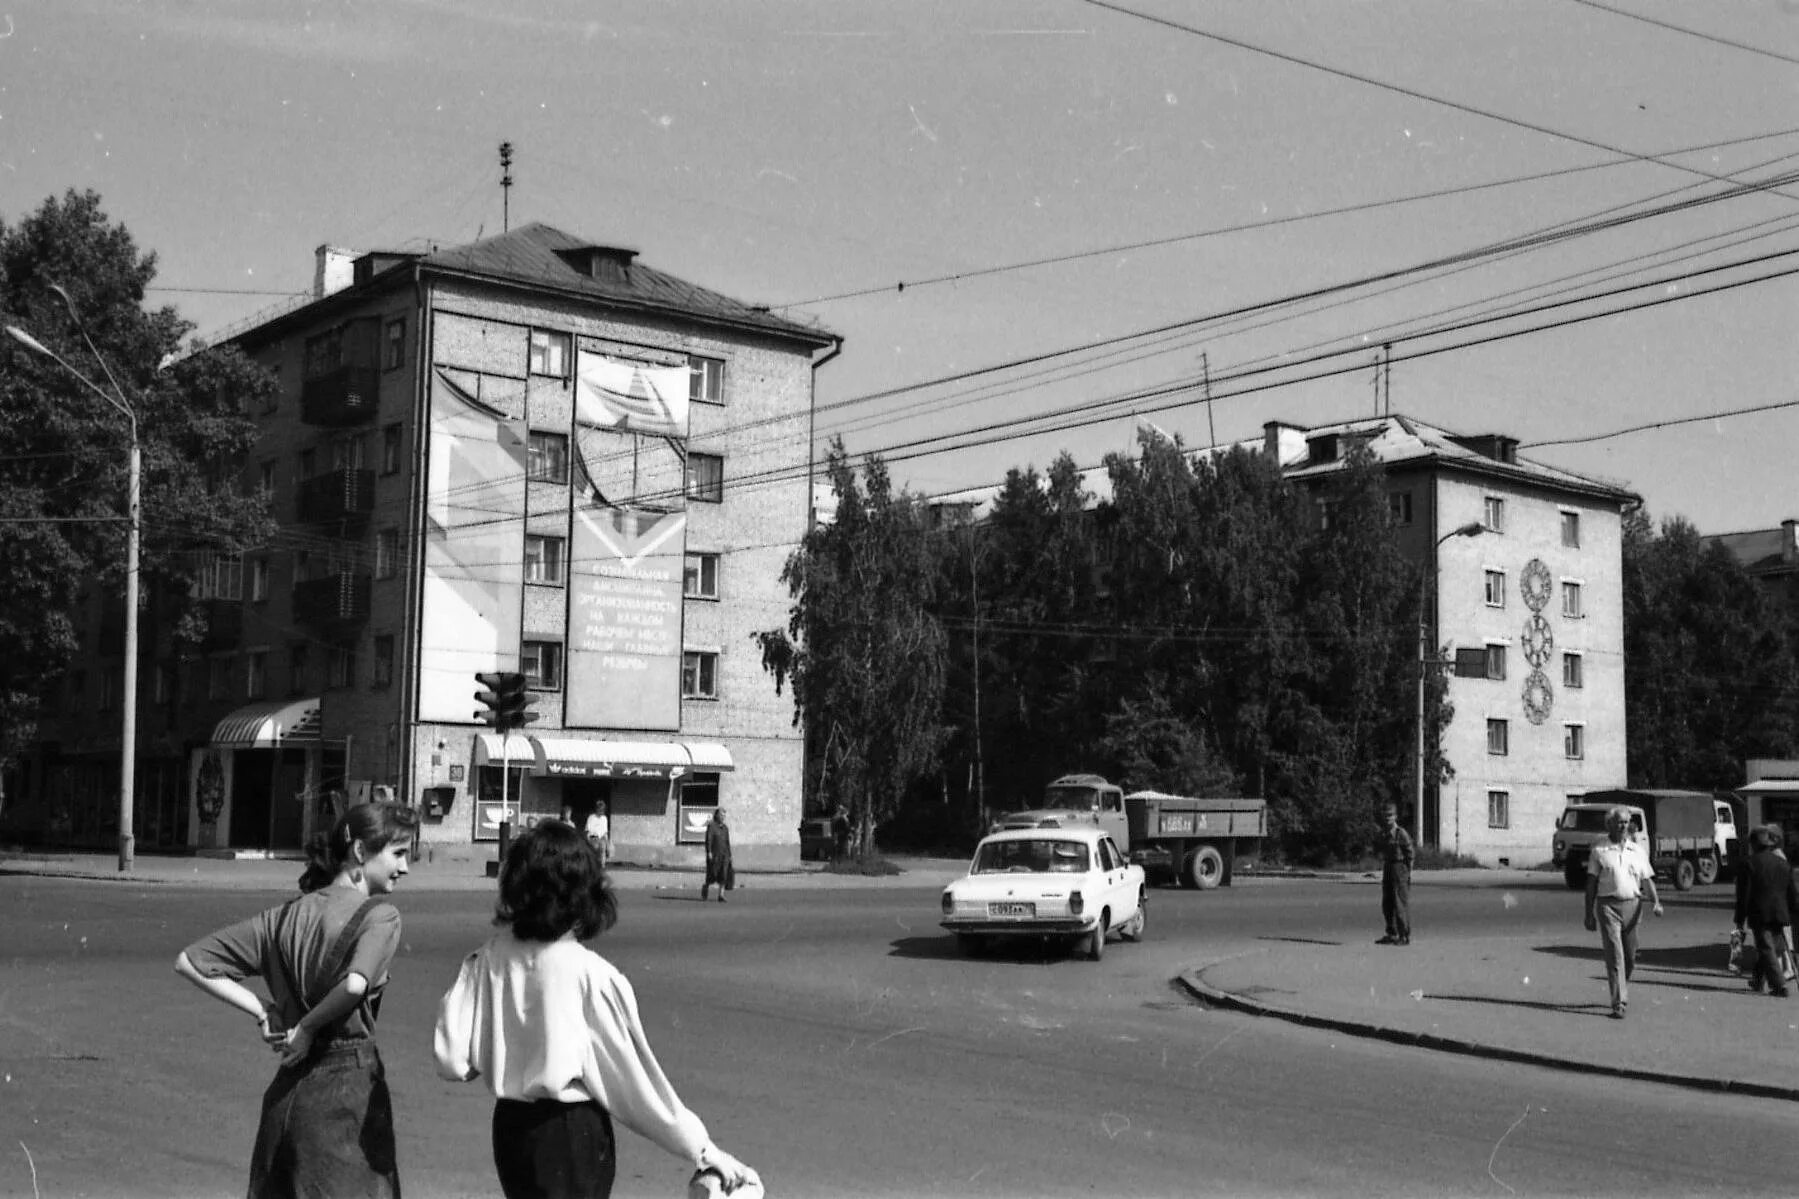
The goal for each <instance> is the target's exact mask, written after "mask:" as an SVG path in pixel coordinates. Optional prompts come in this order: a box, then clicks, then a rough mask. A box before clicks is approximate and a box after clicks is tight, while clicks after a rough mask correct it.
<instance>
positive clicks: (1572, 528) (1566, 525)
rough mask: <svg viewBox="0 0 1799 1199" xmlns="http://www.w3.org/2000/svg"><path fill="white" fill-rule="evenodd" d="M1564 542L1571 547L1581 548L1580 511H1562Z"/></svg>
mask: <svg viewBox="0 0 1799 1199" xmlns="http://www.w3.org/2000/svg"><path fill="white" fill-rule="evenodd" d="M1562 544H1563V545H1565V546H1568V547H1569V548H1571V549H1579V548H1580V513H1578V512H1564V513H1562Z"/></svg>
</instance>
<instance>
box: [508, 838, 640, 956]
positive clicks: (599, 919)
mask: <svg viewBox="0 0 1799 1199" xmlns="http://www.w3.org/2000/svg"><path fill="white" fill-rule="evenodd" d="M617 920H618V901H617V899H616V898H614V896H613V893H612V884H611V882H609V881H608V880H607V878H606V868H605V866H604V865H602V864H601V862H600V854H599V851H598V850H597V849H595V848H594V847H593V846H591V845H589V844H588V843H587V838H586V837H584V836H582V835H581V833H580V832H579V831H578V830H576V829H575V828H574V827H573V826H571V825H567V824H563V823H562V822H561V821H560V820H544V821H540V822H539V823H538V824H537V825H536V827H534V828H529V829H526V830H525V831H524V832H523V833H522V834H520V835H519V836H518V837H517V838H515V839H514V840H513V842H512V845H511V847H510V848H509V849H507V851H506V861H505V862H504V863H503V864H502V865H501V867H500V901H499V903H498V904H496V905H495V906H494V915H493V922H494V923H495V924H508V925H511V926H512V931H513V933H514V935H516V936H517V937H519V938H520V939H521V940H525V941H556V940H560V939H561V938H562V937H563V936H564V935H566V934H567V933H568V932H569V931H570V930H571V929H572V930H574V934H575V937H576V939H577V940H581V941H587V940H591V939H592V938H594V937H597V936H598V935H599V934H601V933H603V932H605V931H606V930H607V929H609V928H611V927H612V925H613V923H614V922H616V921H617Z"/></svg>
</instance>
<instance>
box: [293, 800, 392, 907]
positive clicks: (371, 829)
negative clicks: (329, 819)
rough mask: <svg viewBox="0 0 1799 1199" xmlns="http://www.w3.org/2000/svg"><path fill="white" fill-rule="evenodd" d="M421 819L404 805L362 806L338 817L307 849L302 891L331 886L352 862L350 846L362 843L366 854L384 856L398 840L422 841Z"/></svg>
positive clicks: (358, 805)
mask: <svg viewBox="0 0 1799 1199" xmlns="http://www.w3.org/2000/svg"><path fill="white" fill-rule="evenodd" d="M418 828H419V816H418V813H417V812H415V811H413V810H412V809H411V808H408V807H406V806H404V805H402V804H397V803H359V804H356V805H355V806H354V807H352V808H351V809H350V810H349V811H347V812H345V813H344V814H343V815H342V816H340V817H339V818H338V821H337V824H336V825H334V826H333V827H332V829H331V831H330V832H329V833H314V834H313V836H312V841H311V842H310V843H309V844H308V845H307V846H306V870H305V872H304V873H302V874H301V875H300V890H302V891H317V890H318V889H319V888H321V887H328V886H330V885H331V882H332V880H333V879H335V878H336V877H337V875H338V872H339V871H341V870H342V869H343V868H344V864H345V863H346V862H348V861H349V860H350V856H351V855H350V846H352V845H354V844H356V843H357V842H358V841H360V842H362V851H363V853H365V854H370V853H380V852H381V851H382V850H384V849H386V848H387V847H388V846H389V845H392V844H393V843H394V842H395V841H416V840H418Z"/></svg>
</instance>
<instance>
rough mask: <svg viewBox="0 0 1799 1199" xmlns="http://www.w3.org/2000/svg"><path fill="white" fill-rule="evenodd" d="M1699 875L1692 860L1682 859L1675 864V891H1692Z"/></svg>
mask: <svg viewBox="0 0 1799 1199" xmlns="http://www.w3.org/2000/svg"><path fill="white" fill-rule="evenodd" d="M1698 873H1699V872H1698V871H1697V870H1695V869H1694V868H1693V859H1692V858H1681V859H1680V860H1679V861H1677V862H1675V863H1674V889H1675V890H1676V891H1691V890H1692V889H1693V879H1694V878H1695V877H1696V876H1697V875H1698Z"/></svg>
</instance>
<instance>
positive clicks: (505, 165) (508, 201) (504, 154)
mask: <svg viewBox="0 0 1799 1199" xmlns="http://www.w3.org/2000/svg"><path fill="white" fill-rule="evenodd" d="M511 230H512V143H511V142H501V143H500V232H501V233H509V232H511Z"/></svg>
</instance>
